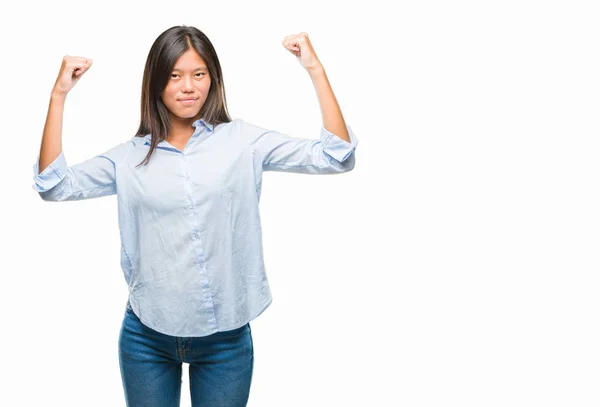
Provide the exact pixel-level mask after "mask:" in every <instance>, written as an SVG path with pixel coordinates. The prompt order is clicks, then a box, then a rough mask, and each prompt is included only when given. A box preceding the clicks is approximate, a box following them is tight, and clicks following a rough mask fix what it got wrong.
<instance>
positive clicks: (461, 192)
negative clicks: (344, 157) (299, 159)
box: [0, 0, 600, 407]
mask: <svg viewBox="0 0 600 407" xmlns="http://www.w3.org/2000/svg"><path fill="white" fill-rule="evenodd" d="M393 7H395V8H394V9H392V5H391V4H390V3H387V2H384V1H382V0H375V1H369V2H362V3H351V2H348V3H347V2H342V1H326V0H321V1H308V0H307V1H301V2H276V1H253V2H241V1H240V2H233V1H215V2H201V1H193V2H192V1H177V2H148V1H145V2H129V1H127V2H126V1H120V2H95V3H88V2H75V1H55V2H50V3H49V4H48V3H34V2H22V3H14V2H13V3H11V4H10V5H2V6H1V8H2V9H1V10H0V34H1V38H2V45H3V52H2V64H0V74H1V78H2V96H1V101H2V109H1V110H0V115H1V117H2V141H3V151H2V159H1V160H0V166H1V168H0V170H1V173H2V175H3V179H2V182H3V185H2V188H1V190H0V193H1V194H2V200H1V202H2V227H1V228H0V230H1V238H2V243H3V244H2V249H1V250H2V255H1V256H0V259H1V260H0V261H1V265H0V266H1V269H2V284H1V285H0V312H1V315H0V318H1V319H0V320H1V322H2V332H3V335H2V336H1V340H2V355H3V356H2V363H1V364H0V366H1V367H0V369H2V377H3V378H4V379H3V385H2V388H3V390H2V391H1V392H0V405H3V406H41V405H60V406H64V407H67V406H124V405H125V401H124V396H123V390H122V385H121V378H120V372H119V365H118V356H117V341H118V335H119V329H120V326H121V322H122V318H123V314H124V311H125V303H126V300H127V287H126V283H125V280H124V278H123V274H122V271H121V269H120V266H119V249H120V242H119V233H118V224H117V207H116V199H115V197H114V196H113V197H106V198H99V199H93V200H88V201H80V202H67V203H47V202H44V201H42V200H41V199H40V198H39V196H38V194H37V193H36V192H34V191H33V190H32V188H31V185H32V184H33V180H32V177H33V170H32V167H33V164H34V161H35V159H36V157H37V155H38V152H39V144H40V141H41V135H42V130H43V125H44V121H45V118H46V112H47V107H48V101H49V95H50V90H51V88H52V86H53V84H54V81H55V78H56V76H57V74H58V70H59V67H60V63H61V59H62V57H63V56H64V55H77V56H85V57H89V58H93V60H94V65H93V66H92V68H91V69H90V71H89V72H88V73H86V74H85V77H84V78H83V79H82V80H81V81H80V82H79V84H78V85H77V86H76V87H75V88H74V90H73V91H72V92H71V93H70V94H69V96H68V100H67V105H66V111H65V121H64V137H63V147H64V151H65V155H66V158H67V162H68V163H69V164H75V163H78V162H81V161H83V160H85V159H87V158H89V157H92V156H94V155H96V154H99V153H101V152H104V151H106V150H107V149H109V148H111V147H112V146H114V145H117V144H119V143H121V142H123V141H124V140H127V139H129V138H131V137H133V135H134V134H135V131H136V129H137V126H138V123H139V99H140V90H141V79H142V73H143V68H144V63H145V59H146V56H147V53H148V51H149V49H150V46H151V45H152V42H153V41H154V39H155V38H156V37H157V36H158V35H159V34H160V33H161V32H163V31H164V30H166V29H167V28H169V27H171V26H173V25H179V24H186V25H194V26H196V27H198V28H200V29H201V30H203V31H204V32H205V33H206V34H207V35H208V36H209V38H210V39H211V40H212V41H213V44H214V45H215V48H216V50H217V52H218V55H219V58H220V60H221V63H222V67H223V70H224V78H225V83H226V91H227V100H228V103H229V108H230V113H231V115H232V117H234V118H243V119H244V120H246V121H248V122H250V123H254V124H256V125H259V126H262V127H267V128H272V129H275V130H278V131H283V132H286V133H288V134H290V135H292V136H297V137H306V138H315V139H316V138H318V134H319V129H320V125H321V116H320V111H319V108H318V104H317V99H316V95H315V93H314V89H313V88H312V84H311V82H310V79H309V77H308V75H307V73H306V72H305V71H304V69H303V68H302V67H301V66H300V64H298V63H297V61H296V59H295V58H294V56H292V55H291V54H289V53H288V52H287V51H286V50H285V49H284V48H283V47H282V45H281V40H282V39H283V37H284V36H286V35H290V34H295V33H298V32H301V31H305V32H307V33H308V34H309V36H310V39H311V41H312V43H313V45H314V47H315V50H316V52H317V55H318V56H319V58H320V59H321V61H322V62H323V64H324V66H325V69H326V71H327V73H328V75H329V79H330V81H331V84H332V86H333V88H334V91H335V94H336V96H337V98H338V101H339V103H340V105H341V108H342V111H343V114H344V116H345V118H346V120H347V123H348V124H349V125H350V126H351V127H352V128H353V130H354V131H355V133H356V135H357V137H358V138H359V145H358V148H357V151H356V160H357V161H356V167H355V169H354V170H353V171H352V172H350V173H346V174H341V175H333V176H313V175H299V174H282V173H265V174H264V177H263V182H264V184H263V191H262V196H261V204H260V206H261V214H262V225H263V232H264V248H265V264H266V267H267V274H268V277H269V281H270V284H271V290H272V292H273V297H274V301H273V303H272V305H271V306H270V308H269V309H267V310H266V311H265V313H264V314H262V315H261V316H260V317H259V318H257V319H256V320H254V321H252V322H251V325H252V332H253V337H254V344H255V370H254V376H253V382H252V389H251V395H250V402H249V406H253V407H263V406H278V407H280V406H286V407H287V406H290V407H291V406H302V407H305V406H406V407H421V406H423V407H424V406H435V407H439V406H461V407H467V406H472V407H481V406H486V407H488V406H490V407H491V406H503V407H504V406H511V407H516V406H524V407H525V406H527V407H531V406H544V407H548V406H578V407H585V406H598V405H600V392H599V391H598V382H599V381H600V347H599V346H598V344H599V343H600V325H599V317H600V313H599V309H600V308H599V307H600V299H599V298H600V296H599V294H598V291H599V290H598V289H599V283H600V276H599V271H600V268H599V256H598V253H599V252H598V248H599V247H600V216H599V213H600V194H599V191H598V184H599V180H600V175H599V174H600V159H599V158H598V157H599V154H598V153H599V147H600V138H599V136H600V133H599V124H600V120H599V115H598V112H599V111H600V97H599V95H600V81H599V74H600V58H599V53H598V39H599V38H600V32H599V31H600V28H599V26H600V25H599V24H598V21H599V17H600V16H599V13H598V10H597V9H596V5H595V2H592V1H587V2H585V1H568V2H567V1H550V2H548V1H529V0H525V1H523V0H520V1H503V2H500V1H497V2H481V1H455V2H445V1H409V2H400V3H396V4H395V5H394V6H393ZM183 380H184V385H183V386H184V387H183V391H182V403H181V405H182V406H189V405H190V400H189V388H188V381H187V371H185V370H184V378H183Z"/></svg>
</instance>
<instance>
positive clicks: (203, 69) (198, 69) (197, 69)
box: [173, 66, 206, 72]
mask: <svg viewBox="0 0 600 407" xmlns="http://www.w3.org/2000/svg"><path fill="white" fill-rule="evenodd" d="M173 71H183V69H179V68H175V69H173ZM192 71H193V72H195V71H206V67H205V66H199V67H198V68H196V69H192Z"/></svg>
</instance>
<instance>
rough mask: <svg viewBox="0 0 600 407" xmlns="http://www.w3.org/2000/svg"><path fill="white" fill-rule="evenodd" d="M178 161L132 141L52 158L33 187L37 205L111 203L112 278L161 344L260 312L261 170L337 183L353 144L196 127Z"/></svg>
mask: <svg viewBox="0 0 600 407" xmlns="http://www.w3.org/2000/svg"><path fill="white" fill-rule="evenodd" d="M193 126H194V127H195V131H194V133H193V136H192V137H191V138H190V140H189V141H188V143H187V145H186V147H185V148H184V149H183V151H179V150H178V149H177V148H175V147H173V146H172V145H171V144H169V143H168V142H167V141H162V142H161V143H160V144H158V147H157V149H156V150H155V151H154V154H153V155H152V157H151V159H150V162H149V164H148V165H146V166H140V167H138V168H136V165H137V164H139V163H140V162H142V161H143V159H144V157H145V156H146V154H147V153H148V150H149V144H150V135H146V136H145V137H133V138H132V139H130V140H128V141H126V142H124V143H122V144H119V145H118V146H116V147H114V148H112V149H110V150H108V151H107V152H105V153H104V154H100V155H98V156H96V157H94V158H91V159H88V160H86V161H84V162H82V163H80V164H77V165H73V166H70V167H69V166H67V163H66V160H65V157H64V155H63V153H62V152H61V154H60V155H59V156H58V157H57V158H56V160H55V161H54V162H53V163H52V164H50V165H49V166H48V167H47V168H45V169H44V171H43V172H42V173H41V174H39V175H38V171H39V166H38V161H39V157H38V160H36V163H35V165H34V180H35V185H34V186H33V188H34V189H35V190H36V191H38V192H39V194H40V196H41V197H42V198H43V199H44V200H46V201H72V200H80V199H89V198H96V197H101V196H105V195H112V194H116V195H117V202H118V217H119V230H120V234H121V268H122V269H123V273H124V275H125V280H126V282H127V284H128V288H129V302H130V303H131V307H132V308H133V311H134V312H135V314H136V315H137V316H138V317H139V318H140V320H141V321H142V322H143V323H144V324H145V325H146V326H148V327H150V328H152V329H154V330H156V331H158V332H160V333H164V334H167V335H172V336H180V337H187V336H206V335H210V334H213V333H215V332H217V331H227V330H232V329H236V328H239V327H241V326H243V325H245V324H246V323H248V322H250V321H251V320H252V319H254V318H256V317H257V316H258V315H260V314H261V313H262V312H263V311H264V310H265V309H266V308H267V307H268V306H269V305H270V304H271V300H272V298H271V292H270V289H269V283H268V280H267V275H266V273H265V267H264V262H263V247H262V233H261V224H260V216H259V207H258V203H259V199H260V193H261V185H262V172H263V171H286V172H295V173H305V174H336V173H343V172H347V171H350V170H352V169H353V168H354V163H355V153H354V150H355V148H356V145H357V143H358V140H357V138H356V136H355V135H354V133H353V132H352V130H351V129H350V127H349V126H348V127H347V129H348V132H349V134H350V139H351V142H350V143H348V142H346V141H345V140H342V139H341V138H339V137H338V136H336V135H334V134H332V133H330V132H329V131H327V130H326V129H325V128H324V127H321V134H320V138H319V139H304V138H296V137H290V136H288V135H286V134H283V133H279V132H276V131H271V130H267V129H263V128H260V127H257V126H255V125H252V124H249V123H246V122H245V121H243V120H241V119H236V120H233V121H232V122H229V123H223V124H219V125H217V126H214V127H213V126H212V125H211V124H207V123H205V121H204V120H197V121H196V122H194V124H193Z"/></svg>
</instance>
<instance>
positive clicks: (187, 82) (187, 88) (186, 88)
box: [181, 76, 194, 92]
mask: <svg viewBox="0 0 600 407" xmlns="http://www.w3.org/2000/svg"><path fill="white" fill-rule="evenodd" d="M181 82H182V84H181V90H182V91H183V92H191V91H193V90H194V88H193V86H192V78H190V77H188V76H185V77H184V78H183V81H181Z"/></svg>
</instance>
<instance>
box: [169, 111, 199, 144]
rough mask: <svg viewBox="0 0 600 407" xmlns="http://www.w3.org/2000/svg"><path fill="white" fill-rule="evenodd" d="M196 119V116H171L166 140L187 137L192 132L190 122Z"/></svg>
mask: <svg viewBox="0 0 600 407" xmlns="http://www.w3.org/2000/svg"><path fill="white" fill-rule="evenodd" d="M196 120H198V117H194V118H191V119H180V118H175V117H172V116H171V129H170V130H169V134H168V135H167V139H168V140H181V139H188V138H190V137H191V136H192V134H193V133H194V127H193V126H192V123H194V122H195V121H196Z"/></svg>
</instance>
